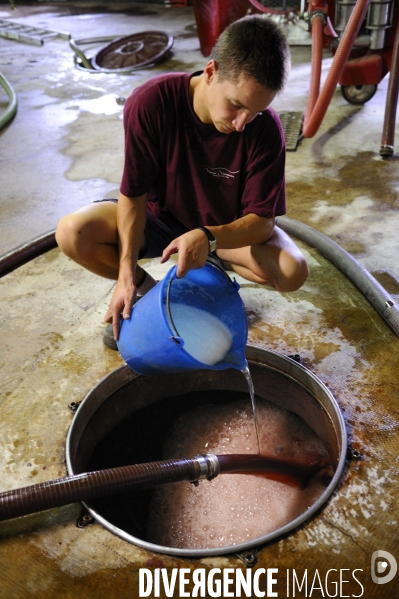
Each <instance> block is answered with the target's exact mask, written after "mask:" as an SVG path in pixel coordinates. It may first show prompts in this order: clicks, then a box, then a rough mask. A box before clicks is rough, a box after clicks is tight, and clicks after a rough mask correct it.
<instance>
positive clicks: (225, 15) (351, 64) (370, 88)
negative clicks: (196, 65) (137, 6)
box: [168, 0, 399, 156]
mask: <svg viewBox="0 0 399 599" xmlns="http://www.w3.org/2000/svg"><path fill="white" fill-rule="evenodd" d="M168 3H169V4H170V5H172V6H173V5H180V6H184V5H186V0H168ZM192 3H193V7H194V13H195V17H196V22H197V29H198V37H199V40H200V47H201V52H202V54H203V55H204V56H209V54H210V53H211V50H212V48H213V46H214V44H215V42H216V40H217V38H218V36H219V35H220V33H221V32H222V31H223V30H224V29H225V28H226V27H227V26H228V25H229V24H230V23H232V22H233V21H235V20H237V19H239V18H241V17H243V16H244V15H245V14H247V13H248V9H250V10H251V12H255V13H262V12H263V13H272V14H273V13H274V14H284V13H286V14H288V13H297V14H298V15H300V18H303V19H304V20H306V21H307V23H308V27H309V31H310V32H311V36H312V64H311V81H310V91H309V97H308V103H307V107H306V112H305V117H304V122H303V131H302V132H303V135H304V137H308V138H309V137H313V136H314V135H315V134H316V133H317V131H318V129H319V127H320V124H321V122H322V120H323V118H324V115H325V113H326V111H327V109H328V106H329V104H330V101H331V98H332V96H333V94H334V92H335V89H336V86H337V85H338V84H339V85H341V92H342V95H343V97H344V98H345V99H346V100H347V101H348V102H350V103H351V104H363V103H365V102H367V101H368V100H370V99H371V98H372V97H373V95H374V94H375V92H376V89H377V85H378V84H379V83H380V81H382V79H383V78H384V77H385V76H386V74H387V73H388V72H390V73H391V74H390V78H389V85H388V92H387V98H386V107H385V118H384V126H383V134H382V140H381V148H380V154H381V155H382V156H392V154H393V146H394V136H395V120H396V108H397V103H398V90H399V0H192ZM299 3H300V4H299ZM325 48H329V49H331V51H332V53H333V55H334V59H333V62H332V65H331V68H330V71H329V73H328V75H327V78H326V81H325V83H324V85H323V88H322V89H321V90H320V77H321V65H322V56H323V49H325Z"/></svg>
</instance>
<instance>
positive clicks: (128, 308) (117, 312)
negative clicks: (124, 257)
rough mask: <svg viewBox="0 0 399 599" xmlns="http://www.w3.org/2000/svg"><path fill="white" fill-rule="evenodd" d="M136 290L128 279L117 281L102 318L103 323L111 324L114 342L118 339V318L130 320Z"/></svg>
mask: <svg viewBox="0 0 399 599" xmlns="http://www.w3.org/2000/svg"><path fill="white" fill-rule="evenodd" d="M136 293H137V289H136V286H135V285H134V283H133V281H132V280H131V279H130V280H129V279H126V280H122V279H118V281H117V283H116V287H115V290H114V293H113V296H112V300H111V303H110V305H109V308H108V310H107V312H106V314H105V316H104V320H105V322H109V323H112V328H113V331H114V338H115V341H117V340H118V338H119V329H120V326H119V325H120V318H121V315H122V317H123V318H124V319H125V320H126V319H128V318H130V315H131V313H132V306H133V303H134V300H135V298H136Z"/></svg>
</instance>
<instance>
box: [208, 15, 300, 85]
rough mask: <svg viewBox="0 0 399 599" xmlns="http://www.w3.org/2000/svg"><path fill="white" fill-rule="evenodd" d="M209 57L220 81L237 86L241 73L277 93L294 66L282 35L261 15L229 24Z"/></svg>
mask: <svg viewBox="0 0 399 599" xmlns="http://www.w3.org/2000/svg"><path fill="white" fill-rule="evenodd" d="M210 58H211V59H213V60H214V61H215V64H216V69H217V73H218V77H219V79H220V80H221V81H226V80H228V81H231V82H232V83H236V82H237V80H238V79H239V78H240V75H241V74H244V75H246V76H248V75H249V76H251V77H253V78H254V79H255V80H256V81H257V82H258V83H259V84H260V85H262V86H263V87H265V88H267V89H268V90H269V91H271V92H274V93H277V92H279V91H281V90H282V89H283V87H284V85H285V83H286V80H287V77H288V73H289V70H290V65H291V59H290V50H289V46H288V42H287V40H286V38H285V36H284V34H283V32H282V31H281V30H280V29H279V27H278V26H277V25H276V24H275V23H274V22H273V21H272V20H270V18H268V17H265V16H261V15H250V16H247V17H244V18H243V19H240V20H239V21H235V22H234V23H232V24H231V25H229V27H227V29H225V30H224V31H223V32H222V33H221V34H220V36H219V39H218V40H217V42H216V44H215V47H214V48H213V50H212V53H211V56H210Z"/></svg>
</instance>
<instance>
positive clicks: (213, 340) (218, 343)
mask: <svg viewBox="0 0 399 599" xmlns="http://www.w3.org/2000/svg"><path fill="white" fill-rule="evenodd" d="M170 314H171V316H172V319H173V325H174V327H175V328H176V330H177V332H178V334H179V335H180V336H181V337H182V338H183V339H184V349H185V351H186V352H187V353H188V354H190V355H191V356H192V357H193V358H195V359H196V360H198V361H199V362H202V364H206V365H208V366H213V365H214V364H217V363H218V362H222V361H223V359H224V358H225V356H226V354H227V352H228V351H229V349H230V347H231V344H232V341H233V340H232V337H231V333H230V331H229V329H228V328H227V327H226V325H224V324H223V323H222V321H221V320H219V319H218V318H216V317H215V316H213V315H212V314H209V313H208V312H206V311H204V310H199V309H198V308H195V307H193V306H188V305H185V304H179V303H177V302H171V303H170ZM241 372H242V373H243V374H244V376H245V378H246V380H247V384H248V389H249V394H250V397H251V404H252V412H253V416H254V423H255V431H256V439H257V442H258V453H259V454H261V453H262V452H261V445H260V437H259V426H258V417H257V413H256V403H255V392H254V385H253V381H252V377H251V373H250V371H249V366H248V362H247V363H246V366H245V368H243V369H242V370H241Z"/></svg>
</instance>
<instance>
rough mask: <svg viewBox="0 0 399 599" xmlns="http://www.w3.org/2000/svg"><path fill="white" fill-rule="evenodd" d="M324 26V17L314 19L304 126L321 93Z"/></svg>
mask: <svg viewBox="0 0 399 599" xmlns="http://www.w3.org/2000/svg"><path fill="white" fill-rule="evenodd" d="M323 27H324V19H323V17H322V16H321V15H320V16H319V15H317V16H315V17H313V19H312V62H311V75H310V90H309V97H308V103H307V106H306V113H305V119H304V126H305V127H306V125H307V123H308V121H309V118H310V116H311V114H312V112H313V109H314V107H315V104H316V102H317V98H318V97H319V93H320V79H321V63H322V60H323Z"/></svg>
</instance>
